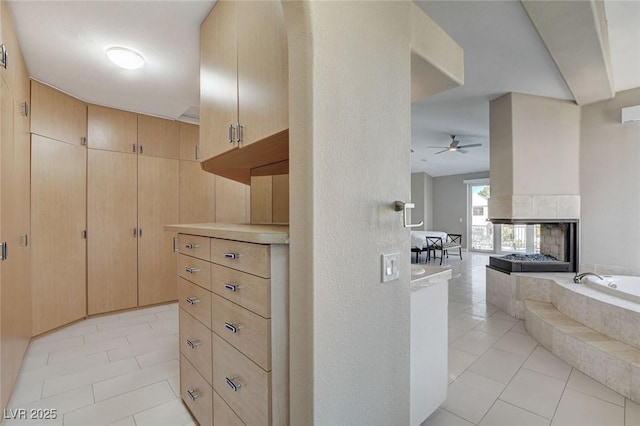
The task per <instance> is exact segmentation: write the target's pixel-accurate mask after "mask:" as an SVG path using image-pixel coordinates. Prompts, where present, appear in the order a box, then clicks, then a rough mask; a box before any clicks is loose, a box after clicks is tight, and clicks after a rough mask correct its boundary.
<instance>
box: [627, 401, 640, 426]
mask: <svg viewBox="0 0 640 426" xmlns="http://www.w3.org/2000/svg"><path fill="white" fill-rule="evenodd" d="M624 420H625V426H632V425H640V404H636V403H635V402H633V401H630V400H628V399H627V400H626V401H625V407H624Z"/></svg>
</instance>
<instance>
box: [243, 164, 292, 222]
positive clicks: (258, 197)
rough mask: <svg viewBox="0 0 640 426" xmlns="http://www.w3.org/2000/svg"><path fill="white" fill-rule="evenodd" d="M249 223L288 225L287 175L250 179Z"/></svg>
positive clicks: (253, 177)
mask: <svg viewBox="0 0 640 426" xmlns="http://www.w3.org/2000/svg"><path fill="white" fill-rule="evenodd" d="M251 223H253V224H287V223H289V175H275V176H252V177H251Z"/></svg>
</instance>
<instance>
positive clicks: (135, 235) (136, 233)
mask: <svg viewBox="0 0 640 426" xmlns="http://www.w3.org/2000/svg"><path fill="white" fill-rule="evenodd" d="M132 235H133V238H135V237H137V236H138V228H133V234H132Z"/></svg>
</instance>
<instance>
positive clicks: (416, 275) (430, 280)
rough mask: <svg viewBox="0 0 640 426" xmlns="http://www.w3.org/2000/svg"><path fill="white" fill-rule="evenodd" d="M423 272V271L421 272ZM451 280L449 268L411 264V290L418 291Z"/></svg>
mask: <svg viewBox="0 0 640 426" xmlns="http://www.w3.org/2000/svg"><path fill="white" fill-rule="evenodd" d="M422 270H423V271H422ZM449 278H451V268H446V267H442V266H429V265H418V264H411V290H412V291H413V290H420V289H421V288H425V287H429V286H431V285H433V284H436V283H440V282H442V281H446V280H448V279H449Z"/></svg>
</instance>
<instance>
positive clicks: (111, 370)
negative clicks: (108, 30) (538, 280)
mask: <svg viewBox="0 0 640 426" xmlns="http://www.w3.org/2000/svg"><path fill="white" fill-rule="evenodd" d="M463 256H464V259H463V260H462V261H460V260H459V259H457V258H453V257H452V258H450V259H448V264H449V265H450V266H451V267H452V271H453V279H452V280H451V281H450V287H449V381H450V385H449V395H448V398H447V400H446V401H445V403H444V404H442V406H441V407H440V408H439V409H438V410H437V411H436V412H435V413H434V414H433V415H432V416H431V417H430V418H429V419H428V420H427V421H425V423H424V425H426V426H449V425H452V426H471V425H480V426H497V425H504V426H537V425H541V426H542V425H547V426H548V425H551V426H590V425H593V426H640V406H639V405H638V404H635V403H633V402H632V401H629V400H628V399H625V398H624V397H623V396H621V395H619V394H617V393H615V392H614V391H612V390H610V389H608V388H606V387H605V386H603V385H601V384H599V383H597V382H595V381H594V380H592V379H590V378H589V377H587V376H585V375H584V374H582V373H580V372H579V371H577V370H575V369H573V368H571V366H569V365H567V364H566V363H564V362H563V361H561V360H560V359H558V358H557V357H555V356H554V355H553V354H551V353H549V352H548V351H547V350H545V349H544V348H543V347H541V346H540V345H538V344H537V343H536V342H535V341H534V340H533V339H531V338H530V337H529V336H528V335H527V333H526V331H525V329H524V326H523V323H522V321H517V320H515V319H513V318H512V317H510V316H509V315H507V314H505V313H504V312H501V311H499V310H498V309H496V308H495V307H492V306H490V305H487V304H486V303H485V265H486V263H487V261H488V256H486V255H482V254H472V253H464V254H463ZM177 316H178V311H177V305H176V304H172V305H165V306H158V307H153V308H148V309H142V310H138V311H132V312H128V313H123V314H115V315H108V316H103V317H98V318H93V319H90V320H87V321H82V322H80V323H77V324H74V325H72V326H70V327H67V328H64V329H62V330H59V331H57V332H55V333H52V334H49V335H47V336H44V337H41V338H37V339H34V340H33V341H32V343H31V344H30V346H29V350H28V352H27V356H26V359H25V362H24V365H23V368H22V371H21V373H20V376H19V378H18V383H17V385H16V388H15V391H14V394H13V396H12V398H11V400H10V402H9V408H10V409H13V410H16V409H20V408H22V409H26V410H30V409H56V410H57V418H56V419H55V420H49V421H45V422H42V421H35V420H31V421H25V420H10V419H7V420H4V421H3V422H2V425H3V426H4V425H10V426H14V425H20V426H22V425H25V426H26V425H35V424H42V425H52V426H73V425H78V426H100V425H118V426H145V425H150V426H165V425H166V426H181V425H194V424H195V423H194V422H193V420H192V418H191V417H190V415H189V413H188V412H187V410H186V409H185V408H184V406H183V404H182V403H181V402H180V399H179V389H178V386H179V385H178V374H179V369H178V342H177V339H178V318H177ZM354 426H359V425H354ZM391 426H396V425H391Z"/></svg>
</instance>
